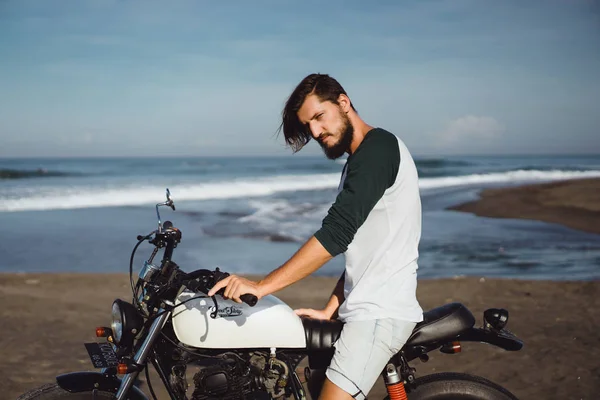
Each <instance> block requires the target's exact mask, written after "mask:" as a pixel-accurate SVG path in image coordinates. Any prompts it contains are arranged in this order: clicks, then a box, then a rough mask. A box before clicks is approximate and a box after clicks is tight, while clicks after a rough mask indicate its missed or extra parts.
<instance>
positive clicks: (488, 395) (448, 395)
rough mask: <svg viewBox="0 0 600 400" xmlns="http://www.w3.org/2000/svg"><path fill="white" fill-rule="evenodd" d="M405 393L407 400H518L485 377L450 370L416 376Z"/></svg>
mask: <svg viewBox="0 0 600 400" xmlns="http://www.w3.org/2000/svg"><path fill="white" fill-rule="evenodd" d="M407 395H408V399H409V400H455V399H456V400H518V399H517V398H516V397H515V395H513V394H512V393H511V392H509V391H508V390H506V389H504V388H503V387H502V386H500V385H497V384H495V383H494V382H491V381H488V380H487V379H484V378H481V377H478V376H474V375H468V374H459V373H451V372H447V373H441V374H432V375H426V376H423V377H420V378H417V379H416V380H415V388H414V389H411V390H410V391H408V390H407ZM386 399H387V400H389V397H386Z"/></svg>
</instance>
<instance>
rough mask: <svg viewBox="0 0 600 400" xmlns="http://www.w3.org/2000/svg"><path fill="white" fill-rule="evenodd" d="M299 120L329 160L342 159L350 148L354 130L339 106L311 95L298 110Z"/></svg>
mask: <svg viewBox="0 0 600 400" xmlns="http://www.w3.org/2000/svg"><path fill="white" fill-rule="evenodd" d="M298 119H299V120H300V122H301V123H302V124H303V125H305V126H306V127H307V129H309V130H310V133H311V135H312V137H313V138H314V139H315V140H316V141H317V142H319V144H320V145H321V148H322V149H323V151H324V152H325V155H326V156H327V158H329V159H331V160H335V159H336V158H340V157H341V156H342V155H343V154H344V153H345V152H346V151H348V149H349V148H350V143H351V142H352V135H353V133H354V128H353V127H352V124H351V123H350V120H349V119H348V116H347V115H346V113H344V112H343V111H342V109H341V107H340V106H339V105H338V104H334V103H332V102H330V101H324V102H321V101H320V100H319V98H318V97H317V96H316V95H314V94H311V95H309V96H307V97H306V99H305V100H304V103H302V106H301V107H300V109H299V110H298Z"/></svg>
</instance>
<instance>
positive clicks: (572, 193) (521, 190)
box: [449, 179, 600, 234]
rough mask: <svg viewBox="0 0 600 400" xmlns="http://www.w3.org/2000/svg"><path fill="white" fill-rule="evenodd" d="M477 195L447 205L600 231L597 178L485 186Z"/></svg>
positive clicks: (471, 210)
mask: <svg viewBox="0 0 600 400" xmlns="http://www.w3.org/2000/svg"><path fill="white" fill-rule="evenodd" d="M480 197H481V198H480V199H479V200H476V201H472V202H469V203H465V204H460V205H457V206H453V207H450V208H449V209H450V210H456V211H464V212H470V213H473V214H476V215H479V216H483V217H492V218H520V219H533V220H539V221H544V222H551V223H557V224H562V225H565V226H568V227H570V228H574V229H579V230H582V231H585V232H591V233H598V234H600V179H573V180H567V181H559V182H551V183H544V184H535V185H525V186H517V187H508V188H500V189H486V190H483V191H482V192H481V193H480Z"/></svg>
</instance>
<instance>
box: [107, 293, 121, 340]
mask: <svg viewBox="0 0 600 400" xmlns="http://www.w3.org/2000/svg"><path fill="white" fill-rule="evenodd" d="M110 329H112V332H113V339H114V342H115V344H119V343H120V342H121V338H123V312H122V310H121V306H120V305H119V302H118V301H115V302H114V303H113V305H112V322H111V323H110Z"/></svg>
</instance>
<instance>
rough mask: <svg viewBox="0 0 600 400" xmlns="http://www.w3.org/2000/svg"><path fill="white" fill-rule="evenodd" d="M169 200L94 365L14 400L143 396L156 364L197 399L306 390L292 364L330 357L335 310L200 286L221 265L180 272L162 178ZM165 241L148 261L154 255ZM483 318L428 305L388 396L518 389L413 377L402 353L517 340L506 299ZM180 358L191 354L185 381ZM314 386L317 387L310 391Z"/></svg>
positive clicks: (166, 379)
mask: <svg viewBox="0 0 600 400" xmlns="http://www.w3.org/2000/svg"><path fill="white" fill-rule="evenodd" d="M166 197H167V200H166V201H165V202H163V203H159V204H157V205H156V215H157V218H158V227H157V229H156V230H153V231H152V232H151V233H149V234H147V235H144V236H142V235H140V236H138V238H137V239H138V242H137V244H136V245H135V246H134V249H133V252H132V254H131V258H130V262H129V278H130V283H131V289H132V294H133V296H132V301H131V302H127V301H124V300H122V299H116V300H115V301H114V302H113V304H112V322H111V324H110V327H98V328H96V336H97V337H98V338H104V339H100V341H97V342H92V343H85V347H86V349H87V351H88V354H89V356H90V360H91V362H92V364H93V366H94V367H95V368H99V369H100V371H99V372H88V371H85V372H74V373H68V374H64V375H60V376H57V377H56V382H55V383H52V384H47V385H43V386H41V387H39V388H36V389H33V390H31V391H29V392H27V393H25V394H23V395H21V396H20V397H19V398H18V400H62V399H65V400H66V399H69V400H75V399H116V400H124V399H130V400H141V399H148V397H147V396H146V395H145V394H144V393H143V392H142V391H141V389H140V388H139V385H138V382H139V381H138V377H139V375H140V373H142V372H144V373H145V375H146V385H147V386H148V390H149V392H150V395H151V396H152V398H153V399H156V395H155V392H154V389H153V387H152V384H151V382H150V377H149V374H148V370H149V365H148V364H150V363H151V364H152V365H153V366H154V368H155V370H156V372H157V373H158V376H159V377H160V379H161V381H162V384H163V385H164V387H165V389H166V392H167V393H168V395H169V396H170V398H171V399H173V400H184V399H190V400H205V399H255V400H259V399H265V400H266V399H280V398H289V397H290V396H292V397H293V398H294V399H298V400H300V399H306V398H307V393H306V391H305V388H304V386H303V384H302V381H301V380H300V378H299V376H298V373H297V369H298V366H299V364H300V362H301V361H302V360H304V359H305V358H308V367H306V368H305V370H304V375H305V378H306V381H307V384H308V386H310V383H311V382H313V383H314V382H315V378H314V375H316V374H313V371H315V370H322V369H324V368H326V367H327V366H328V365H329V362H330V360H331V358H332V356H333V349H334V347H333V346H334V344H335V341H336V340H337V338H338V337H339V334H340V332H341V330H342V327H343V323H342V322H340V321H338V320H316V319H311V318H305V317H298V316H297V315H296V314H295V313H294V311H293V310H292V309H291V308H290V307H289V306H288V305H287V304H285V303H284V302H283V301H281V300H280V299H278V298H277V297H275V296H273V295H269V296H265V297H263V298H262V299H261V300H260V301H257V298H256V297H255V296H253V295H243V296H242V297H241V300H242V301H243V303H236V302H234V301H232V300H229V299H225V298H223V297H222V294H223V289H222V290H221V291H220V293H217V294H216V295H215V296H212V297H209V296H208V295H207V293H208V292H209V290H210V289H211V288H212V287H213V285H214V284H215V283H216V282H218V281H219V280H221V279H223V278H225V277H227V276H228V275H229V274H228V273H226V272H222V271H220V270H219V269H218V268H216V269H215V270H214V271H211V270H207V269H200V270H197V271H193V272H189V273H186V272H184V271H182V270H181V269H180V268H179V266H178V265H177V264H176V263H175V261H173V259H172V258H173V252H174V250H175V248H176V247H177V245H178V244H179V243H180V242H181V238H182V233H181V230H179V229H178V228H176V227H175V226H174V225H173V223H172V222H170V221H165V222H164V223H162V222H161V217H160V213H159V207H160V206H168V207H170V208H171V209H172V210H173V211H175V205H174V202H173V200H172V199H171V195H170V192H169V189H167V190H166ZM146 241H148V242H149V243H150V244H152V245H153V246H154V249H153V251H152V254H151V255H150V257H149V259H148V260H147V261H145V262H144V264H143V266H142V267H141V269H140V271H139V273H138V277H137V281H136V283H134V279H133V262H134V255H135V253H136V250H137V249H138V247H139V246H140V245H141V244H142V243H144V242H146ZM161 249H162V251H163V254H162V260H161V261H160V263H157V264H158V265H156V264H155V263H154V258H155V256H156V255H157V253H158V251H159V250H161ZM483 320H484V323H483V326H482V327H475V318H474V316H473V314H472V313H471V312H470V311H469V310H468V309H467V308H466V307H465V306H464V305H462V304H460V303H450V304H446V305H443V306H441V307H438V308H435V309H432V310H430V311H427V312H425V313H424V315H423V321H422V322H420V323H419V324H417V325H416V327H415V329H414V331H413V333H412V335H411V336H410V338H409V339H408V341H407V342H406V344H405V345H404V347H403V348H402V349H401V351H400V352H398V353H397V354H396V355H395V356H393V357H392V358H391V359H390V360H389V363H388V364H387V365H386V366H385V368H384V369H383V371H382V376H383V379H384V382H385V384H386V387H387V391H388V394H389V396H388V397H386V398H388V399H391V400H395V399H406V398H408V399H410V400H422V399H441V398H444V399H450V398H451V399H487V400H490V399H495V400H507V399H516V397H515V396H514V395H513V394H511V393H510V392H509V391H508V390H506V389H505V388H503V387H501V386H499V385H497V384H495V383H493V382H491V381H489V380H486V379H484V378H481V377H477V376H472V375H467V374H459V373H436V374H432V375H426V376H422V377H416V369H415V368H413V367H411V366H410V365H409V362H411V361H413V360H416V359H419V360H421V361H423V362H426V361H427V360H428V359H429V356H428V353H430V352H431V351H433V350H436V349H439V350H440V351H441V352H442V353H448V354H454V353H457V352H459V351H460V349H461V342H482V343H487V344H490V345H494V346H498V347H500V348H502V349H505V350H508V351H517V350H520V349H521V348H522V346H523V343H522V341H521V340H520V339H519V338H517V337H516V336H515V335H513V334H512V333H511V332H509V331H508V330H507V329H506V324H507V322H508V311H506V310H504V309H496V308H490V309H488V310H486V311H485V312H484V314H483ZM188 366H196V367H197V369H198V372H196V373H195V374H194V375H193V378H192V385H188V376H187V374H186V373H187V371H188ZM315 398H316V397H315Z"/></svg>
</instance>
